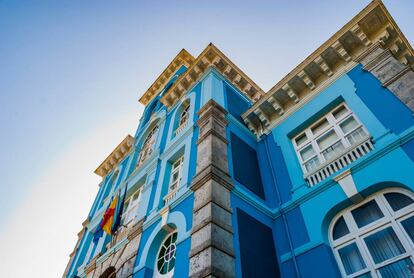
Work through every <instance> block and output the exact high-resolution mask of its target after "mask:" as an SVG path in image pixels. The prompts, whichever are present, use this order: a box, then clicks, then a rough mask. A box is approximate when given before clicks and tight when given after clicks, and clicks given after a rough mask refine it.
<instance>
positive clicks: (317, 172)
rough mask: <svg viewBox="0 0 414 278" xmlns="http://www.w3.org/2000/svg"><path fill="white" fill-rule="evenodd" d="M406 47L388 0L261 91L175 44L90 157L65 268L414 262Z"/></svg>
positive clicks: (212, 50) (367, 268)
mask: <svg viewBox="0 0 414 278" xmlns="http://www.w3.org/2000/svg"><path fill="white" fill-rule="evenodd" d="M413 54H414V51H413V49H412V47H411V46H410V44H409V43H408V41H407V40H406V38H405V37H404V35H403V34H402V33H401V31H400V30H399V28H398V26H397V25H396V24H395V22H394V20H393V19H392V17H391V15H390V14H389V13H388V11H387V10H386V8H385V7H384V5H383V4H382V2H381V1H373V2H372V3H371V4H370V5H368V6H367V7H366V8H365V9H364V10H362V11H361V12H360V13H359V14H358V15H357V16H355V17H354V18H353V19H352V20H351V21H350V22H349V23H348V24H346V25H345V26H344V27H343V28H342V29H341V30H339V31H338V32H337V33H336V34H335V35H334V36H333V37H332V38H330V39H329V40H327V41H326V42H325V43H324V44H323V45H322V46H321V47H319V48H318V49H317V50H316V51H315V52H314V53H312V54H311V55H310V56H309V57H308V58H307V59H305V60H304V61H303V62H302V63H301V64H299V65H298V66H297V67H296V68H295V69H293V70H292V71H291V72H290V73H289V74H288V75H287V76H286V77H284V78H283V79H282V80H280V81H279V82H278V83H277V84H276V85H275V86H274V87H273V88H271V89H270V90H269V91H268V92H267V93H264V92H263V90H262V89H260V87H259V86H258V85H257V84H255V83H254V82H253V81H252V80H251V79H250V78H249V77H248V76H247V75H246V74H245V73H243V72H242V71H241V70H240V69H239V68H238V67H237V66H236V65H235V64H234V63H233V62H231V61H230V60H229V59H228V58H227V57H226V56H225V55H224V54H223V53H222V52H221V51H220V50H219V49H217V48H216V47H215V46H214V45H212V44H210V45H208V46H207V48H206V49H205V50H204V51H203V52H202V53H201V54H200V55H199V56H198V57H193V56H192V55H191V54H189V53H188V52H187V51H185V50H182V51H181V52H180V53H179V54H178V55H177V56H176V57H175V58H174V59H173V61H172V62H171V63H170V64H169V65H168V67H167V68H166V69H165V70H164V72H163V73H162V74H161V75H160V76H159V77H158V78H157V80H156V81H155V82H154V83H153V84H152V85H151V87H150V88H149V89H148V91H147V92H146V93H145V94H144V95H143V96H142V97H141V99H140V102H141V103H142V104H144V105H145V106H146V108H145V111H144V113H143V116H142V118H141V120H140V123H139V126H138V128H137V131H136V133H135V135H134V136H130V135H129V136H127V137H126V138H125V139H124V140H123V141H122V142H121V143H120V144H119V145H118V146H117V147H116V148H115V149H114V150H113V151H112V153H111V154H110V155H109V156H108V158H107V159H105V161H104V162H103V163H102V164H101V165H100V166H99V167H98V168H97V170H96V173H97V174H98V175H100V176H101V177H102V182H101V183H100V185H99V191H98V194H97V196H96V199H95V202H94V203H93V205H92V207H91V210H90V213H89V215H88V216H87V219H86V220H85V222H84V223H83V228H82V230H81V232H80V233H79V234H78V238H79V239H78V242H77V244H76V247H75V249H74V251H73V253H72V254H71V256H70V261H69V263H68V266H67V268H66V271H65V274H64V277H102V278H104V277H142V278H144V277H413V275H414V117H413V111H414V102H413V100H414V72H413V67H412V65H413V64H414V58H413ZM125 189H126V190H125ZM124 191H126V197H125V203H124V211H123V214H122V226H121V227H120V228H119V229H118V231H117V232H116V233H115V234H114V235H106V234H104V236H102V237H101V238H100V239H99V241H97V242H94V241H93V236H94V233H95V231H96V230H97V227H98V225H99V224H100V222H101V220H102V217H103V214H104V213H105V211H106V209H107V207H108V205H109V203H110V202H111V199H112V197H113V196H115V195H116V194H119V192H124Z"/></svg>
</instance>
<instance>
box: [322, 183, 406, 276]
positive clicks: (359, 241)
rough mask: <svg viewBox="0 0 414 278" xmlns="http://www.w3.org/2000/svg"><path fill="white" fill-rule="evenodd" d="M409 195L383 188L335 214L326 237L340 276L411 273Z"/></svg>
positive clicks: (401, 274) (403, 274) (402, 274)
mask: <svg viewBox="0 0 414 278" xmlns="http://www.w3.org/2000/svg"><path fill="white" fill-rule="evenodd" d="M413 198H414V196H413V194H412V193H411V192H408V191H405V190H404V191H403V190H395V189H394V190H390V189H387V190H384V191H382V192H380V193H377V194H375V195H373V196H371V197H369V198H367V199H366V200H365V201H364V202H363V203H362V204H358V205H355V206H352V207H350V208H347V209H346V210H344V211H343V212H342V213H340V214H339V215H338V216H336V217H335V219H334V221H332V224H331V229H330V240H331V245H332V249H333V252H334V254H335V258H336V260H337V262H338V265H339V268H340V270H341V272H342V275H343V277H358V278H359V277H364V278H365V277H382V278H385V277H391V278H394V277H407V278H409V277H413V274H414V264H413V261H414V243H413V240H414V201H413Z"/></svg>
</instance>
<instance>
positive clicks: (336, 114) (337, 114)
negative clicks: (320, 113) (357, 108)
mask: <svg viewBox="0 0 414 278" xmlns="http://www.w3.org/2000/svg"><path fill="white" fill-rule="evenodd" d="M347 112H348V110H347V109H346V108H345V106H343V105H341V107H339V108H338V109H336V110H335V111H334V112H332V114H333V116H334V117H335V119H339V118H341V117H342V116H343V115H345V114H346V113H347Z"/></svg>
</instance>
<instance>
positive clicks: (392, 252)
mask: <svg viewBox="0 0 414 278" xmlns="http://www.w3.org/2000/svg"><path fill="white" fill-rule="evenodd" d="M364 241H365V243H366V245H367V247H368V250H369V252H370V253H371V257H372V259H373V260H374V262H375V263H376V264H378V263H382V262H383V261H386V260H388V259H391V258H394V257H395V256H398V255H401V254H402V253H404V252H405V249H404V247H403V246H402V244H401V242H400V240H399V239H398V237H397V235H396V234H395V232H394V230H393V229H392V228H391V227H388V228H386V229H384V230H382V231H379V232H376V233H375V234H373V235H370V236H367V237H366V238H365V239H364Z"/></svg>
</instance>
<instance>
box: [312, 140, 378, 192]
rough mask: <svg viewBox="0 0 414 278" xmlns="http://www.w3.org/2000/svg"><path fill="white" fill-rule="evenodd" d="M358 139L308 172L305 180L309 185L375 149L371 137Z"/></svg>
mask: <svg viewBox="0 0 414 278" xmlns="http://www.w3.org/2000/svg"><path fill="white" fill-rule="evenodd" d="M358 141H359V143H356V144H355V145H353V146H352V147H350V148H348V149H345V150H344V151H343V152H342V153H341V154H340V155H338V156H336V157H335V158H333V159H331V160H329V161H327V162H325V163H323V164H321V165H320V166H319V167H318V168H317V169H315V170H314V171H312V172H310V173H308V174H306V175H305V180H307V182H308V183H309V185H310V186H314V185H315V184H317V183H319V182H321V181H323V180H324V179H326V178H328V177H329V176H331V175H332V174H334V173H336V172H337V171H339V170H341V169H342V168H344V167H345V166H347V165H349V164H351V163H352V162H354V161H355V160H357V159H358V158H360V157H361V156H364V155H365V154H367V153H369V152H370V151H372V150H373V148H374V146H373V145H372V142H371V138H370V137H365V138H364V139H363V140H358Z"/></svg>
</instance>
